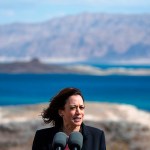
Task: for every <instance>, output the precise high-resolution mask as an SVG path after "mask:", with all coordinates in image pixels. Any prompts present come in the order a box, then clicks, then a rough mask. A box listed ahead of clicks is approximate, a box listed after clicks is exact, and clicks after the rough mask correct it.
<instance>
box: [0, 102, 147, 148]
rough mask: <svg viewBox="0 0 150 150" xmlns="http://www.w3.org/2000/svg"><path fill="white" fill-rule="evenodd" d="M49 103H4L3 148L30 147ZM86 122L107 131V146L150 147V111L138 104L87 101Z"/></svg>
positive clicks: (0, 111) (1, 110) (0, 125)
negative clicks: (42, 113) (139, 106)
mask: <svg viewBox="0 0 150 150" xmlns="http://www.w3.org/2000/svg"><path fill="white" fill-rule="evenodd" d="M46 106H47V104H46V103H45V104H38V105H26V106H23V105H22V106H6V107H0V120H1V121H0V150H29V149H31V148H32V142H33V138H34V134H35V131H36V130H37V129H40V128H47V127H49V126H50V125H44V124H43V122H42V118H41V116H40V114H41V112H42V110H43V109H44V108H46ZM85 114H86V115H85V118H84V122H85V124H87V125H91V126H94V127H97V128H101V129H103V130H104V131H105V136H106V143H107V150H149V147H150V143H149V141H150V113H149V112H144V111H142V110H138V109H137V108H135V107H134V106H130V105H119V104H110V103H86V112H85Z"/></svg>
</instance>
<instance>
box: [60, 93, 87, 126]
mask: <svg viewBox="0 0 150 150" xmlns="http://www.w3.org/2000/svg"><path fill="white" fill-rule="evenodd" d="M84 108H85V106H84V102H83V99H82V97H81V96H80V95H72V96H70V97H69V98H68V100H67V102H66V104H65V106H64V110H61V111H60V113H61V114H62V115H63V123H64V126H68V127H72V128H75V127H77V126H80V125H81V123H82V121H83V117H84Z"/></svg>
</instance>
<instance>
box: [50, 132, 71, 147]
mask: <svg viewBox="0 0 150 150" xmlns="http://www.w3.org/2000/svg"><path fill="white" fill-rule="evenodd" d="M67 140H68V137H67V135H66V134H65V133H63V132H58V133H56V134H55V136H54V138H53V143H52V147H53V149H56V148H58V147H61V149H64V148H65V146H66V144H67Z"/></svg>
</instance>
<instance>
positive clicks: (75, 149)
mask: <svg viewBox="0 0 150 150" xmlns="http://www.w3.org/2000/svg"><path fill="white" fill-rule="evenodd" d="M82 144H83V136H82V134H81V133H80V132H76V131H75V132H72V133H71V134H70V136H69V139H68V146H69V149H70V150H81V148H82Z"/></svg>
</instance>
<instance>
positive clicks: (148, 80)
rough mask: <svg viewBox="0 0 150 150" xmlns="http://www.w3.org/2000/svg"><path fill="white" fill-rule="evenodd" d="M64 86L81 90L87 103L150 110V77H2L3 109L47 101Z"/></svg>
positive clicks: (1, 101) (0, 104)
mask: <svg viewBox="0 0 150 150" xmlns="http://www.w3.org/2000/svg"><path fill="white" fill-rule="evenodd" d="M64 87H76V88H79V89H80V90H81V91H82V93H83V95H84V98H85V100H86V101H97V102H111V103H121V104H132V105H135V106H137V107H138V108H141V109H144V110H148V111H150V76H119V75H112V76H92V75H73V74H72V75H71V74H0V106H4V105H18V104H35V103H41V102H48V101H49V100H50V98H51V97H52V96H54V95H55V94H56V93H57V92H58V91H59V90H60V89H62V88H64Z"/></svg>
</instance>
